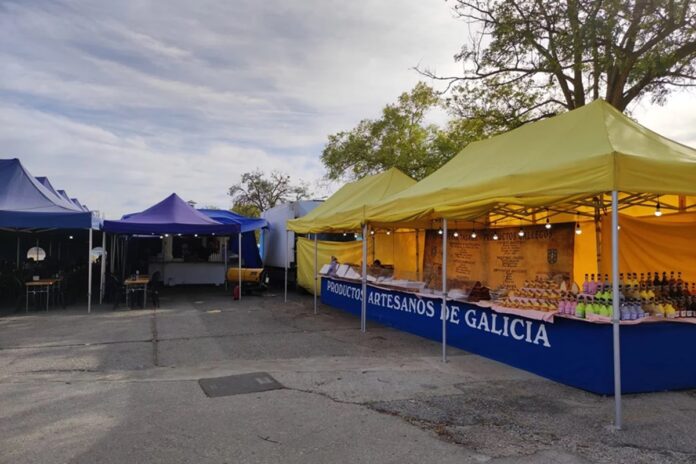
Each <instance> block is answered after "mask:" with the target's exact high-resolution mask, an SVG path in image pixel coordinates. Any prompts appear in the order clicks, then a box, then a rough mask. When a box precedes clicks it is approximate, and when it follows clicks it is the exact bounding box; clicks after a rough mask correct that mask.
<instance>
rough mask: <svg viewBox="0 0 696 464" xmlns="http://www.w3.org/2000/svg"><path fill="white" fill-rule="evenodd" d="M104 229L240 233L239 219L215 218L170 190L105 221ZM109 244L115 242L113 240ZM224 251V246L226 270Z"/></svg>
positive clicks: (135, 232)
mask: <svg viewBox="0 0 696 464" xmlns="http://www.w3.org/2000/svg"><path fill="white" fill-rule="evenodd" d="M104 230H105V231H106V232H110V233H113V234H125V235H158V236H161V235H165V234H172V235H175V234H176V235H179V234H182V235H194V234H198V235H218V236H223V237H225V236H231V235H236V234H239V233H240V232H241V230H242V227H241V225H240V223H239V222H226V223H223V222H219V221H216V220H215V219H212V218H210V217H208V216H207V215H205V214H203V213H202V212H200V211H197V210H196V209H195V208H193V207H192V206H190V205H189V204H188V203H186V202H185V201H184V200H182V199H181V198H180V197H179V196H178V195H176V194H175V193H173V194H171V195H170V196H168V197H167V198H165V199H164V200H162V201H161V202H159V203H157V204H155V205H153V206H151V207H150V208H148V209H146V210H144V211H141V212H139V213H132V214H126V215H124V216H123V217H122V218H121V219H120V220H118V221H104ZM112 243H113V245H115V242H112ZM113 245H112V246H113ZM226 250H227V249H226V248H225V256H224V263H225V269H226V263H227V256H226ZM124 260H125V258H124ZM112 267H113V262H112ZM112 270H113V269H112Z"/></svg>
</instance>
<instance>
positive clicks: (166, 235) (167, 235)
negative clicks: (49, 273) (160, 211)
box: [164, 234, 215, 237]
mask: <svg viewBox="0 0 696 464" xmlns="http://www.w3.org/2000/svg"><path fill="white" fill-rule="evenodd" d="M213 235H215V234H213ZM164 236H165V237H169V234H164Z"/></svg>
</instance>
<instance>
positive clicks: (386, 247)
mask: <svg viewBox="0 0 696 464" xmlns="http://www.w3.org/2000/svg"><path fill="white" fill-rule="evenodd" d="M415 183H416V181H415V180H413V179H412V178H410V177H409V176H407V175H406V174H404V173H403V172H401V171H400V170H398V169H396V168H391V169H389V170H387V171H385V172H382V173H379V174H375V175H372V176H367V177H364V178H362V179H360V180H358V181H355V182H351V183H348V184H346V185H344V186H343V187H341V188H340V189H339V190H338V191H337V192H336V193H334V194H333V195H332V196H331V197H330V198H329V199H327V200H326V201H325V202H324V203H322V204H321V205H319V206H318V207H317V208H315V209H314V210H312V211H311V212H310V213H309V214H307V215H306V216H304V217H302V218H298V219H294V220H291V221H288V229H289V230H292V231H294V232H296V233H304V234H309V233H312V234H317V233H328V232H346V231H351V234H352V233H353V232H352V231H353V230H357V229H360V225H359V224H358V226H357V227H354V228H353V227H344V225H343V224H342V223H341V217H343V214H344V212H345V211H351V210H354V211H360V210H362V209H364V208H365V207H366V206H367V205H369V204H371V203H374V202H376V201H379V200H383V199H386V198H389V197H390V196H392V195H394V194H396V193H398V192H400V191H402V190H403V189H405V188H408V187H410V186H412V185H414V184H415ZM424 239H425V237H424V236H423V235H421V236H420V237H418V236H417V234H416V233H414V232H413V231H409V232H405V231H398V230H394V231H392V230H389V231H386V230H381V231H373V234H372V235H370V237H369V239H368V240H367V242H368V248H369V252H368V253H367V256H368V257H371V258H372V260H373V261H374V260H375V259H379V260H380V261H381V262H382V263H384V264H392V265H394V268H395V274H396V275H397V276H400V277H403V278H412V279H413V278H417V274H418V272H420V270H421V269H422V266H421V263H422V256H423V247H424V243H425V240H424ZM361 247H362V243H361V242H356V241H351V242H331V241H318V242H317V267H318V268H321V267H322V266H323V265H324V264H327V263H329V262H330V260H331V256H336V258H338V260H339V262H342V263H353V264H360V263H361V261H362V254H361ZM313 248H314V244H313V243H312V241H310V240H307V239H298V242H297V282H298V284H299V285H300V286H302V287H303V288H305V289H307V290H308V291H309V292H311V293H313V292H314V250H313ZM394 250H398V252H396V253H395V252H394ZM317 290H318V289H317Z"/></svg>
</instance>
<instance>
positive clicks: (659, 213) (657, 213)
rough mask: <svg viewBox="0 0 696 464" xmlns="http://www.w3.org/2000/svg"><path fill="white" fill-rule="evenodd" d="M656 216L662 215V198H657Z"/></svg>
mask: <svg viewBox="0 0 696 464" xmlns="http://www.w3.org/2000/svg"><path fill="white" fill-rule="evenodd" d="M655 216H657V217H660V216H662V210H661V209H660V200H657V205H656V206H655Z"/></svg>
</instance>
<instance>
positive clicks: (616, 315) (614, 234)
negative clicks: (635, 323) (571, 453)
mask: <svg viewBox="0 0 696 464" xmlns="http://www.w3.org/2000/svg"><path fill="white" fill-rule="evenodd" d="M611 282H612V303H613V304H612V306H613V307H612V318H611V320H612V329H613V330H612V334H613V341H614V408H615V410H614V415H615V417H614V426H615V427H616V429H617V430H621V426H622V423H621V422H622V417H621V416H622V414H621V340H620V339H619V321H620V316H621V313H620V307H619V303H620V300H619V193H618V192H617V191H616V190H613V191H612V192H611Z"/></svg>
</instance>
